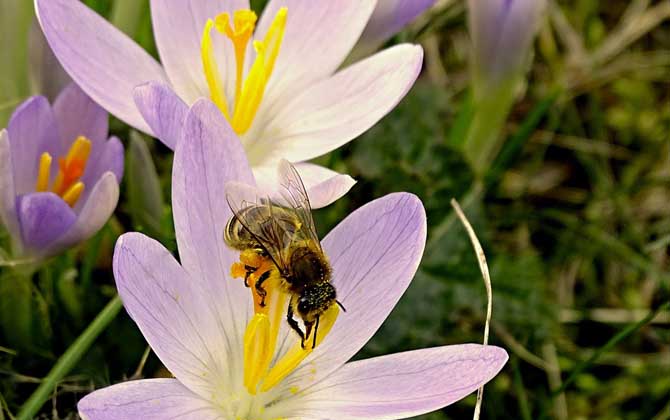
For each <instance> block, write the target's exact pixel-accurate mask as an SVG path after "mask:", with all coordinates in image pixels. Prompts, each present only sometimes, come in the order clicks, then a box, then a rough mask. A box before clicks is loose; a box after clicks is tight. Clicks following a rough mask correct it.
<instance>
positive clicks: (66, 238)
mask: <svg viewBox="0 0 670 420" xmlns="http://www.w3.org/2000/svg"><path fill="white" fill-rule="evenodd" d="M118 201H119V182H118V181H117V179H116V175H114V174H113V173H112V172H106V173H104V174H103V175H102V177H100V179H99V180H98V182H97V183H96V184H95V185H94V186H93V188H92V191H91V192H90V194H89V195H88V196H87V199H86V200H81V199H80V200H79V202H78V203H77V206H76V210H77V211H78V212H79V216H78V217H77V221H76V222H75V223H74V224H72V226H71V227H70V229H68V231H67V232H66V233H65V234H64V235H63V236H62V237H60V238H59V239H58V241H56V242H54V243H53V244H52V245H51V246H50V247H49V250H48V252H47V253H48V254H49V255H54V254H56V253H58V252H59V251H60V250H62V249H65V248H69V247H71V246H73V245H76V244H78V243H80V242H82V241H85V240H86V239H88V238H90V237H91V236H93V235H95V233H96V232H97V231H99V230H100V229H101V228H102V227H103V226H104V225H105V223H106V222H107V220H108V219H109V218H110V216H111V215H112V213H114V209H115V208H116V203H117V202H118Z"/></svg>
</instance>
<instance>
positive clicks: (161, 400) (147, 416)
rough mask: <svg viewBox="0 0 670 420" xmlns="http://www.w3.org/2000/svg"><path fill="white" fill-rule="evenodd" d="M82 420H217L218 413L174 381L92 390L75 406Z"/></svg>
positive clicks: (138, 383)
mask: <svg viewBox="0 0 670 420" xmlns="http://www.w3.org/2000/svg"><path fill="white" fill-rule="evenodd" d="M77 408H78V409H79V414H80V415H81V417H82V418H83V419H84V420H136V419H142V420H165V419H177V418H178V419H183V420H210V419H211V420H216V419H221V418H222V417H221V413H219V412H218V410H217V409H216V408H215V407H214V406H212V404H211V403H209V402H208V401H205V400H203V399H201V398H200V397H198V396H197V395H195V394H194V393H192V392H191V391H189V390H188V389H187V388H186V387H185V386H184V385H182V384H180V383H179V381H177V380H176V379H144V380H141V381H130V382H123V383H120V384H116V385H112V386H109V387H107V388H102V389H99V390H97V391H93V392H92V393H90V394H88V395H87V396H85V397H84V398H82V399H81V400H80V401H79V403H78V404H77Z"/></svg>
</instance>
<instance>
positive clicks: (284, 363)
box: [261, 305, 340, 392]
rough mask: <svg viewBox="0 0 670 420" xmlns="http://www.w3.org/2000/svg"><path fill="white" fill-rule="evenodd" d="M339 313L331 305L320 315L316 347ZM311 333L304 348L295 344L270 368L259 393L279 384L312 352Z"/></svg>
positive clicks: (338, 310)
mask: <svg viewBox="0 0 670 420" xmlns="http://www.w3.org/2000/svg"><path fill="white" fill-rule="evenodd" d="M339 313H340V308H339V306H337V305H332V306H331V307H330V308H328V310H327V311H326V312H325V313H324V314H322V315H321V319H320V321H319V329H318V333H317V337H316V345H317V346H318V345H319V344H321V342H322V341H323V340H324V339H325V338H326V336H327V335H328V333H329V332H330V330H331V329H332V328H333V325H334V324H335V321H336V320H337V316H338V315H339ZM313 344H314V336H313V333H312V335H310V336H309V337H306V338H305V348H304V349H303V348H302V345H301V343H300V342H298V343H296V344H295V345H294V346H293V347H292V348H291V349H290V350H289V351H288V352H287V353H286V354H285V355H284V356H283V357H282V358H281V359H279V361H278V362H277V363H276V364H275V365H274V366H272V369H270V372H268V374H267V376H266V377H265V379H264V380H263V383H262V384H261V392H266V391H268V390H270V389H272V388H273V387H274V386H275V385H277V384H278V383H280V382H281V381H282V380H283V379H284V378H286V377H287V376H288V375H289V374H290V373H291V372H293V371H294V370H295V369H296V368H297V367H298V366H299V365H300V363H302V361H303V360H305V358H306V357H307V356H309V354H310V353H311V352H312V350H314V348H313V347H312V345H313Z"/></svg>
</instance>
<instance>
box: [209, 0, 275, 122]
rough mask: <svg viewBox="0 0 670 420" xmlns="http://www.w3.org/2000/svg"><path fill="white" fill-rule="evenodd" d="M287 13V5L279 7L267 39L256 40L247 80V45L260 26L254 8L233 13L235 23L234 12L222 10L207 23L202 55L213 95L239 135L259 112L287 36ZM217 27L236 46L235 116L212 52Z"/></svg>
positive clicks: (215, 101)
mask: <svg viewBox="0 0 670 420" xmlns="http://www.w3.org/2000/svg"><path fill="white" fill-rule="evenodd" d="M287 16H288V9H287V8H286V7H282V8H281V9H279V11H278V12H277V15H276V16H275V18H274V20H273V21H272V24H271V25H270V28H269V29H268V32H267V34H266V35H265V37H264V38H263V40H262V41H254V43H253V46H254V50H255V51H256V58H255V60H254V63H253V65H252V66H251V69H250V70H249V74H248V75H247V77H246V80H245V79H244V63H245V58H246V51H247V46H248V44H249V41H250V40H251V37H252V34H253V31H254V29H255V26H256V20H257V17H256V14H255V13H254V12H253V11H251V10H246V9H245V10H237V11H235V12H234V14H233V18H232V25H231V18H230V15H229V14H228V13H222V14H220V15H218V16H217V17H216V18H215V21H212V20H211V19H209V20H208V21H207V24H206V25H205V30H204V33H203V36H202V45H201V55H202V62H203V68H204V71H205V78H206V79H207V84H208V86H209V90H210V95H211V97H212V100H213V101H214V103H215V104H216V105H217V106H218V107H219V109H220V110H221V112H222V113H223V114H224V115H225V117H226V119H228V121H229V122H230V124H231V126H232V127H233V129H234V130H235V132H236V133H238V134H244V133H246V132H247V131H248V130H249V128H251V124H252V122H253V120H254V117H255V116H256V113H257V112H258V108H259V107H260V104H261V101H262V99H263V94H264V93H265V88H266V86H267V83H268V81H269V80H270V76H271V75H272V70H273V69H274V65H275V62H276V60H277V56H278V55H279V50H280V47H281V43H282V40H283V39H284V32H285V29H286V21H287ZM213 26H216V29H217V31H218V32H220V33H221V34H223V35H225V36H226V37H227V38H228V39H230V41H231V42H232V43H233V46H234V49H235V61H236V72H235V76H236V78H235V96H234V101H233V106H234V109H233V112H232V115H231V113H230V112H229V109H228V102H227V97H226V94H225V90H224V86H223V84H222V82H221V80H220V77H219V71H218V67H217V64H216V60H215V58H214V53H213V51H212V38H211V30H212V27H213Z"/></svg>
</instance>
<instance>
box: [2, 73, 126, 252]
mask: <svg viewBox="0 0 670 420" xmlns="http://www.w3.org/2000/svg"><path fill="white" fill-rule="evenodd" d="M107 125H108V117H107V113H106V112H105V111H104V110H103V109H102V108H100V107H99V106H98V105H96V104H95V103H94V102H93V101H92V100H91V99H90V98H89V97H88V96H86V94H85V93H84V92H83V91H81V90H80V89H79V87H78V86H76V85H75V84H70V85H69V86H68V87H66V88H65V89H64V90H63V91H62V92H61V93H60V95H59V96H58V98H56V100H55V101H54V104H53V107H52V106H51V105H50V104H49V102H48V101H47V99H46V98H45V97H43V96H34V97H32V98H29V99H28V100H26V101H25V102H24V103H23V104H21V105H20V106H19V107H18V108H17V109H16V110H15V111H14V113H13V115H12V116H11V118H10V120H9V125H8V126H7V129H3V130H2V131H0V221H2V224H3V225H4V226H5V228H6V229H7V230H8V231H9V233H10V236H11V237H12V240H13V247H14V253H15V255H16V256H24V257H31V258H36V259H39V258H40V257H48V256H51V255H54V254H56V253H58V252H59V251H61V250H63V249H65V248H67V247H70V246H72V245H75V244H77V243H79V242H81V241H84V240H85V239H87V238H89V237H91V236H92V235H93V234H95V232H97V231H98V230H99V229H100V228H101V227H102V226H103V225H104V223H105V222H106V221H107V219H109V217H110V216H111V214H112V212H113V211H114V208H115V207H116V203H117V201H118V198H119V181H120V179H121V176H122V174H123V145H122V144H121V142H120V141H119V140H118V139H117V138H115V137H111V138H109V139H108V138H107V128H108V127H107Z"/></svg>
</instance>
